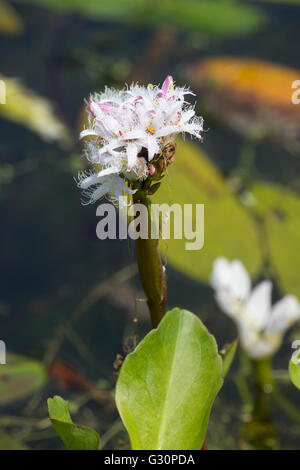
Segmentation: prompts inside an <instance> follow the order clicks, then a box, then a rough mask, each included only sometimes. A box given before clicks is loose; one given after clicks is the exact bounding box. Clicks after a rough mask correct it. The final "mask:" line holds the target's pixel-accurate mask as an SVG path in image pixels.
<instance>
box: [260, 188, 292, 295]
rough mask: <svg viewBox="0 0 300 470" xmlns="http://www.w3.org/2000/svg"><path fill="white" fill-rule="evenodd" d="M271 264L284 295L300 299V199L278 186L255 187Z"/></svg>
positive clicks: (290, 191)
mask: <svg viewBox="0 0 300 470" xmlns="http://www.w3.org/2000/svg"><path fill="white" fill-rule="evenodd" d="M252 193H253V195H254V197H255V200H256V211H257V212H258V214H259V215H260V217H261V218H262V221H263V224H264V234H265V238H266V244H267V249H268V251H269V257H270V261H271V263H272V266H273V268H274V271H275V274H276V276H277V279H278V281H279V284H280V286H281V288H282V289H283V291H285V292H286V293H289V294H294V295H296V296H297V297H298V298H299V299H300V269H299V266H300V253H299V239H300V238H299V234H300V197H299V196H298V195H297V193H295V192H293V191H292V190H289V189H287V188H286V187H284V186H281V185H279V184H271V183H263V182H261V183H256V184H255V185H253V187H252Z"/></svg>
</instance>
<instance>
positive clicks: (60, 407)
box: [48, 396, 100, 450]
mask: <svg viewBox="0 0 300 470" xmlns="http://www.w3.org/2000/svg"><path fill="white" fill-rule="evenodd" d="M48 409H49V415H50V418H51V423H52V425H53V427H54V429H55V431H56V432H57V434H58V435H59V437H60V438H61V440H62V441H63V443H64V444H65V446H66V447H67V449H68V450H98V449H99V447H100V438H99V435H98V433H97V432H96V431H94V430H93V429H91V428H88V427H86V426H80V425H78V424H73V421H72V419H71V416H70V413H69V404H68V402H67V401H65V400H64V399H63V398H61V397H59V396H55V397H54V398H48Z"/></svg>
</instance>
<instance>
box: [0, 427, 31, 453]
mask: <svg viewBox="0 0 300 470" xmlns="http://www.w3.org/2000/svg"><path fill="white" fill-rule="evenodd" d="M27 449H28V447H27V446H26V445H25V444H23V442H21V441H19V440H18V439H16V438H15V437H14V436H10V435H8V434H6V433H4V432H2V431H0V450H27Z"/></svg>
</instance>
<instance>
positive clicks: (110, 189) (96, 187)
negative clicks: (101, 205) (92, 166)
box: [77, 172, 136, 206]
mask: <svg viewBox="0 0 300 470" xmlns="http://www.w3.org/2000/svg"><path fill="white" fill-rule="evenodd" d="M77 184H78V187H79V188H81V189H83V193H82V195H83V199H82V203H83V204H91V203H93V202H95V201H97V200H98V199H101V198H102V197H104V196H106V197H107V199H108V200H110V201H111V202H112V203H113V204H115V205H117V204H119V205H120V206H127V200H126V196H125V195H124V193H125V194H134V193H135V192H136V190H132V189H129V188H128V187H127V186H126V184H125V182H124V179H122V178H120V176H116V175H112V174H111V175H109V176H106V175H100V176H99V174H97V173H85V172H82V173H80V174H79V176H78V180H77Z"/></svg>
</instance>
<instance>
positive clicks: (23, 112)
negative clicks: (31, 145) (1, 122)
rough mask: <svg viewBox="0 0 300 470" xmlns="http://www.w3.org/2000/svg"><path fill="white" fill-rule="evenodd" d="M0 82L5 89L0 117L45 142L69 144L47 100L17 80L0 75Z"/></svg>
mask: <svg viewBox="0 0 300 470" xmlns="http://www.w3.org/2000/svg"><path fill="white" fill-rule="evenodd" d="M0 80H1V83H2V84H3V83H4V87H5V88H4V93H5V104H0V117H1V116H2V117H4V118H6V119H10V120H11V121H14V122H17V123H18V124H22V125H23V126H26V127H28V128H29V129H31V130H32V131H34V132H37V133H38V134H39V135H40V136H41V137H42V138H43V139H45V140H46V141H60V142H62V143H69V141H70V134H69V131H68V129H67V128H66V126H65V125H64V124H63V123H62V122H61V121H60V120H59V118H58V117H57V116H55V113H54V110H53V107H52V105H51V103H50V102H49V101H48V100H46V99H45V98H41V97H40V96H38V95H36V94H35V93H34V92H33V91H32V90H30V89H28V88H27V87H25V86H24V85H23V84H22V83H21V81H20V80H18V79H13V78H7V77H4V76H3V75H0Z"/></svg>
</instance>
